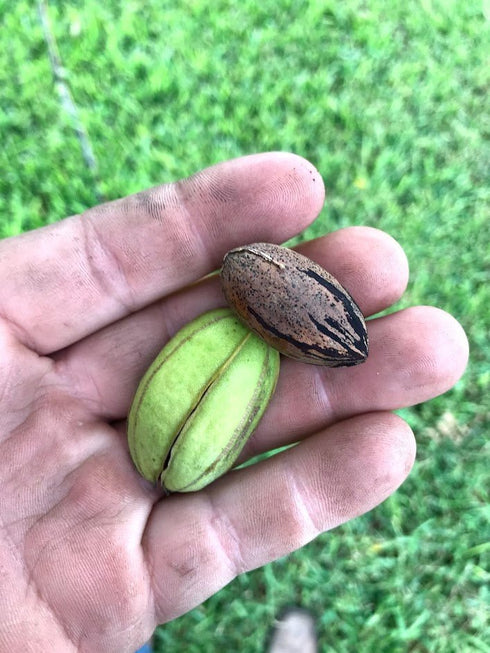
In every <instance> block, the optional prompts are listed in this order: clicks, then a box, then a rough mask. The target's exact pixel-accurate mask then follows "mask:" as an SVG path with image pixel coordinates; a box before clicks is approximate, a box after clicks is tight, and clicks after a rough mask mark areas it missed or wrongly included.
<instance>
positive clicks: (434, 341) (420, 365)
mask: <svg viewBox="0 0 490 653" xmlns="http://www.w3.org/2000/svg"><path fill="white" fill-rule="evenodd" d="M406 310H407V311H409V312H410V320H411V322H412V325H413V333H414V334H415V335H416V338H417V340H416V342H415V347H416V349H417V348H418V349H419V350H420V352H421V353H420V355H418V356H416V357H414V360H416V361H417V366H416V367H415V368H414V369H413V371H412V372H413V375H414V376H416V377H417V378H419V379H420V378H423V379H424V384H425V385H426V386H431V387H432V388H433V390H432V393H431V396H433V397H435V396H437V395H439V394H443V393H444V392H446V391H447V390H449V389H450V388H452V387H453V386H454V385H455V383H457V381H459V379H460V378H461V377H462V376H463V374H464V372H465V369H466V366H467V364H468V359H469V344H468V338H467V336H466V333H465V331H464V329H463V327H462V326H461V324H460V323H459V322H458V321H457V320H456V318H454V317H453V316H452V315H450V314H449V313H447V312H446V311H444V310H442V309H440V308H436V307H435V306H414V307H412V308H410V309H406Z"/></svg>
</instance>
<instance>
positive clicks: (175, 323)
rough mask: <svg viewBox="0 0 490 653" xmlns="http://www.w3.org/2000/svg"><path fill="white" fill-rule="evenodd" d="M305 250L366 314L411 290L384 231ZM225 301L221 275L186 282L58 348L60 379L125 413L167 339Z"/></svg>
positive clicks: (97, 404)
mask: <svg viewBox="0 0 490 653" xmlns="http://www.w3.org/2000/svg"><path fill="white" fill-rule="evenodd" d="M299 249H301V251H302V252H303V253H304V254H306V255H307V256H310V258H312V259H313V260H315V261H317V262H318V263H320V265H323V266H324V267H325V268H326V269H328V271H329V272H331V273H332V274H334V275H335V276H336V277H337V278H338V279H339V280H340V281H341V283H343V284H344V285H345V286H346V288H347V290H348V291H349V292H350V293H351V294H352V295H353V297H354V298H355V299H356V301H357V302H358V303H359V305H360V307H361V310H362V311H363V313H364V314H365V315H372V314H374V313H377V312H379V311H380V310H383V309H384V308H386V307H388V306H390V305H391V304H392V303H393V302H395V301H396V300H397V299H398V298H399V297H400V296H401V294H402V293H403V291H404V289H405V286H406V282H407V278H408V266H407V261H406V258H405V255H404V253H403V250H402V249H401V247H400V246H399V245H398V243H396V241H394V240H393V239H392V238H391V237H389V236H388V235H387V234H385V233H383V232H381V231H379V230H376V229H371V228H365V227H350V228H347V229H341V230H339V231H337V232H333V233H331V234H328V235H327V236H324V237H322V238H318V239H317V240H313V241H310V242H308V243H305V244H303V245H302V246H301V247H300V248H299ZM223 304H224V299H223V295H222V292H221V289H220V284H219V279H218V278H216V277H215V278H209V279H206V280H205V281H203V282H201V283H199V284H195V285H194V286H191V287H188V288H187V289H186V290H185V291H181V292H178V293H176V294H174V295H172V296H169V297H167V298H165V299H164V300H161V301H159V302H156V303H155V304H153V305H151V306H150V307H147V308H145V309H142V310H140V311H139V312H136V313H134V314H132V315H131V316H128V317H126V318H124V319H122V320H120V321H119V322H116V323H115V324H112V325H110V326H108V327H106V328H104V329H101V330H100V331H98V332H96V333H95V334H93V335H91V336H89V337H87V338H85V339H84V340H83V341H81V342H79V343H76V344H75V345H72V346H70V347H68V348H66V349H65V350H62V351H60V352H58V353H57V354H55V355H54V358H55V360H56V368H55V369H56V373H57V375H58V379H57V381H58V382H59V381H61V382H62V383H63V382H64V383H66V384H67V386H68V387H69V388H70V389H71V392H73V393H75V394H76V395H77V396H78V397H79V398H81V399H83V400H84V401H85V402H86V403H88V404H89V406H90V408H91V409H92V411H93V412H94V413H95V414H96V415H97V416H99V417H104V418H106V419H118V418H123V417H125V416H126V414H127V411H128V408H129V404H130V402H131V400H132V397H133V395H134V392H135V389H136V386H137V384H138V382H139V379H140V378H141V377H142V375H143V373H144V371H145V369H146V368H147V367H148V365H149V364H150V362H151V361H152V360H153V358H154V357H155V356H156V354H157V353H158V352H159V350H160V349H161V348H162V347H163V345H164V344H165V342H166V341H167V340H168V339H169V338H170V337H171V336H172V335H174V333H175V332H176V331H177V330H178V329H179V328H181V327H182V326H183V325H184V324H185V323H187V322H188V321H190V320H191V319H193V318H194V317H196V316H197V315H199V314H201V313H203V312H204V311H207V310H209V309H211V308H215V307H217V306H222V305H223ZM302 367H303V366H302ZM308 368H310V366H308Z"/></svg>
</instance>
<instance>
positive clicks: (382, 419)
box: [145, 412, 415, 623]
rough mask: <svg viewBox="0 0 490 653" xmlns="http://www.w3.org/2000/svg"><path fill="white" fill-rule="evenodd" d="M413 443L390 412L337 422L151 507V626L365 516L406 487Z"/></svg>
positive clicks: (409, 433) (148, 546) (148, 544)
mask: <svg viewBox="0 0 490 653" xmlns="http://www.w3.org/2000/svg"><path fill="white" fill-rule="evenodd" d="M414 456H415V442H414V438H413V434H412V431H411V430H410V428H409V427H408V425H407V424H406V423H405V422H404V421H403V420H401V419H400V418H399V417H397V416H396V415H394V414H392V413H384V412H382V413H369V414H364V415H361V416H357V417H353V418H351V419H348V420H345V421H344V422H340V423H338V424H336V425H334V426H331V427H329V428H328V429H325V430H324V431H322V432H319V433H317V434H316V435H314V436H312V437H310V438H308V439H306V440H304V441H302V442H301V443H300V444H298V445H297V446H295V447H293V448H290V449H288V450H287V451H284V452H282V453H280V454H278V455H277V456H274V457H272V458H269V459H267V460H265V461H262V462H260V463H258V464H256V465H252V466H250V467H246V468H243V469H239V470H237V471H234V472H231V473H229V474H227V475H226V476H225V477H223V478H222V479H220V480H219V481H217V482H215V483H214V484H212V485H211V486H209V487H208V488H207V489H206V490H204V491H202V492H198V493H195V494H190V495H175V496H172V497H170V498H169V499H166V500H164V501H162V502H161V503H160V504H159V505H158V506H156V508H155V511H154V514H153V516H152V518H151V520H150V522H149V525H148V530H147V532H146V541H145V546H146V551H147V556H148V562H149V567H150V569H151V572H152V573H153V579H152V586H153V596H154V602H155V615H156V619H157V623H162V622H164V621H168V620H169V619H172V618H175V617H177V616H179V615H181V614H183V613H184V612H186V611H188V610H190V609H191V608H193V607H194V606H196V605H198V604H199V603H201V602H202V601H204V600H205V599H206V598H208V597H209V596H211V595H212V594H213V593H215V592H216V591H218V590H219V589H220V588H221V587H223V586H224V585H226V584H227V583H229V582H230V581H231V580H232V579H233V578H234V577H235V576H237V575H238V574H240V573H243V572H246V571H249V570H251V569H254V568H256V567H259V566H261V565H264V564H266V563H268V562H271V561H272V560H274V559H276V558H278V557H281V556H283V555H286V554H288V553H290V552H292V551H294V550H295V549H298V548H300V547H302V546H303V545H305V544H307V543H308V542H309V541H311V540H312V539H314V538H315V537H316V536H317V535H319V534H320V533H322V532H324V531H327V530H329V529H332V528H334V527H336V526H338V525H340V524H342V523H344V522H346V521H348V520H350V519H352V518H354V517H356V516H358V515H361V514H363V513H365V512H368V511H369V510H371V509H372V508H374V507H375V506H376V505H378V504H379V503H381V502H382V501H384V500H385V499H386V498H387V497H388V496H389V495H390V494H391V493H393V492H394V491H395V490H396V489H397V488H398V486H399V485H400V484H401V483H402V482H403V481H404V480H405V478H406V477H407V476H408V473H409V471H410V469H411V467H412V465H413V461H414Z"/></svg>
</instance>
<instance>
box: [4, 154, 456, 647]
mask: <svg viewBox="0 0 490 653" xmlns="http://www.w3.org/2000/svg"><path fill="white" fill-rule="evenodd" d="M323 201H324V188H323V183H322V180H321V178H320V176H319V174H318V172H317V171H316V170H315V169H314V168H313V166H311V165H310V164H309V163H308V162H306V161H304V160H303V159H301V158H299V157H296V156H294V155H289V154H279V153H277V154H264V155H256V156H251V157H246V158H242V159H238V160H234V161H230V162H227V163H223V164H220V165H218V166H215V167H213V168H210V169H208V170H205V171H204V172H202V173H199V174H198V175H195V176H194V177H192V178H190V179H187V180H185V181H182V182H178V183H174V184H170V185H167V186H162V187H158V188H155V189H152V190H149V191H146V192H144V193H140V194H138V195H136V196H132V197H128V198H126V199H122V200H118V201H115V202H111V203H109V204H105V205H102V206H99V207H96V208H94V209H91V210H89V211H87V212H86V213H85V214H83V215H82V216H74V217H71V218H68V219H66V220H63V221H61V222H59V223H57V224H54V225H51V226H48V227H45V228H43V229H39V230H37V231H33V232H30V233H27V234H24V235H22V236H19V237H17V238H13V239H8V240H5V241H3V242H1V243H0V277H1V289H2V291H1V295H0V316H1V318H0V347H1V357H0V361H1V377H0V402H1V410H0V425H1V431H0V483H1V488H2V494H1V503H0V650H2V651H9V653H14V652H17V651H42V652H45V651H63V652H67V653H69V652H71V651H84V652H85V651H90V652H92V651H94V652H100V651H105V652H106V653H107V652H111V651H114V652H117V653H121V652H122V651H128V652H131V651H133V650H134V649H135V648H137V647H138V646H139V645H141V644H142V643H143V642H144V641H145V639H146V638H148V637H149V636H150V634H151V632H152V630H153V629H154V627H155V625H156V624H158V623H162V622H165V621H168V620H170V619H173V618H175V617H177V616H179V615H181V614H183V613H185V612H186V611H188V610H190V609H191V608H193V607H194V606H196V605H198V604H199V603H201V602H202V601H204V600H205V599H206V598H207V597H209V596H210V595H211V594H213V593H214V592H216V591H217V590H219V589H220V588H221V587H223V586H224V585H226V584H227V583H229V582H230V581H231V580H232V579H233V578H234V577H235V576H236V575H237V574H240V573H242V572H244V571H247V570H250V569H253V568H255V567H258V566H260V565H263V564H264V563H267V562H269V561H271V560H274V559H275V558H277V557H279V556H283V555H285V554H287V553H288V552H290V551H293V550H294V549H297V548H298V547H301V546H303V545H304V544H306V543H307V542H308V541H310V540H312V539H313V538H314V537H315V536H317V535H318V534H319V533H321V532H323V531H326V530H328V529H331V528H334V527H335V526H337V525H338V524H341V523H343V522H346V521H347V520H349V519H352V518H354V517H356V516H357V515H360V514H362V513H364V512H366V511H368V510H370V509H371V508H373V507H374V506H376V505H377V504H379V503H380V502H382V501H383V500H384V499H386V498H387V497H388V496H389V495H390V494H391V493H392V492H394V491H395V490H396V488H397V487H398V486H399V485H400V484H401V483H402V482H403V480H404V479H405V478H406V476H407V475H408V473H409V471H410V468H411V467H412V464H413V461H414V453H415V444H414V437H413V434H412V432H411V430H410V428H409V427H408V426H407V424H405V423H404V422H403V421H402V420H401V419H400V418H399V417H397V416H395V415H394V414H393V413H392V412H391V411H393V410H394V409H397V408H399V407H402V406H408V405H412V404H415V403H418V402H422V401H426V400H428V399H430V398H431V397H434V396H436V395H438V394H440V393H442V392H445V391H446V390H448V389H449V388H450V387H451V386H452V385H453V384H454V383H455V382H456V380H457V379H458V378H459V377H460V375H461V374H462V372H463V370H464V367H465V365H466V360H467V341H466V337H465V335H464V333H463V331H462V329H461V327H460V326H459V324H458V323H457V322H456V321H455V320H454V319H453V318H452V317H451V316H449V315H448V314H446V313H444V312H443V311H441V310H439V309H437V308H432V307H426V306H425V307H413V308H409V309H406V310H402V311H399V312H394V313H392V314H390V315H388V316H386V317H382V318H379V319H373V320H372V321H369V322H368V328H369V338H370V355H369V359H368V361H367V362H366V363H365V364H363V365H360V366H359V367H354V368H346V369H334V370H332V369H326V368H319V367H316V366H308V365H303V364H301V363H296V362H293V361H288V360H284V361H283V364H282V367H281V374H280V379H279V383H278V387H277V391H276V395H275V397H274V399H273V402H272V403H271V405H270V407H269V410H268V411H267V413H266V416H265V417H264V419H263V420H262V422H261V424H260V426H259V428H258V430H257V431H256V433H255V434H254V436H253V437H252V438H251V440H250V441H249V443H248V445H247V447H246V449H245V451H244V453H243V456H242V460H245V459H246V458H248V457H250V456H254V455H256V454H258V453H259V452H263V451H266V450H268V449H271V448H274V447H278V446H280V445H284V444H286V443H290V442H296V441H299V445H298V446H296V447H294V448H292V449H289V450H287V451H285V452H283V453H281V454H280V455H278V456H276V457H273V458H269V459H268V460H266V461H264V462H261V463H259V464H257V465H253V466H251V467H248V468H245V469H242V470H239V471H235V472H230V473H229V474H227V475H226V476H224V477H223V478H222V479H220V480H219V481H217V482H216V483H214V484H212V485H211V486H209V487H208V488H206V489H205V490H202V491H200V492H197V493H195V494H189V495H173V496H170V497H166V498H163V497H162V496H161V495H160V494H159V492H158V491H157V490H155V489H154V488H153V487H150V486H149V485H148V484H147V483H146V482H145V481H143V480H142V479H141V478H140V477H139V476H138V474H137V473H136V471H135V469H134V468H133V465H132V463H131V460H130V457H129V455H128V450H127V444H126V430H125V417H126V415H127V411H128V408H129V405H130V402H131V398H132V395H133V393H134V391H135V388H136V386H137V383H138V380H139V378H140V377H141V376H142V374H143V372H144V370H145V368H146V367H147V366H148V364H149V363H150V361H151V360H152V359H153V357H154V356H155V355H156V353H157V352H158V351H159V350H160V348H161V347H162V345H163V344H164V343H165V341H166V340H167V339H168V338H169V337H170V336H171V335H172V334H174V333H175V332H176V331H177V329H179V327H181V326H182V325H183V324H184V323H186V322H187V321H189V320H190V319H192V318H194V317H195V316H197V315H198V314H200V313H202V312H204V311H205V310H208V309H210V308H213V307H216V306H220V305H223V297H222V295H221V291H220V288H219V284H218V279H217V278H216V277H208V278H207V279H205V280H203V281H201V282H200V283H199V284H195V283H194V282H196V280H198V279H200V278H201V277H203V276H204V275H206V274H207V273H209V272H211V271H212V270H214V269H216V268H217V267H218V266H219V265H220V262H221V260H222V257H223V254H224V253H225V252H226V251H227V250H229V249H231V248H232V247H235V246H237V245H241V244H245V243H249V242H256V241H269V242H278V243H279V242H284V241H285V240H287V239H288V238H290V237H292V236H293V235H295V234H296V233H298V232H299V231H301V230H302V229H304V228H305V227H306V226H307V225H308V224H309V223H311V222H312V220H313V219H314V218H315V217H316V216H317V214H318V212H319V211H320V209H321V207H322V204H323ZM325 230H326V231H327V230H328V225H325ZM300 251H302V252H303V253H305V254H306V255H307V256H310V257H311V258H312V259H314V260H316V261H317V262H318V263H320V264H321V265H323V266H324V267H325V268H326V269H327V270H329V271H330V272H331V273H332V274H333V275H335V276H336V277H337V278H338V279H339V281H340V282H341V283H342V284H343V285H344V286H345V287H346V288H347V289H348V290H349V292H350V293H351V294H352V295H353V296H354V298H355V299H356V301H357V302H358V303H359V305H360V307H361V309H362V311H363V312H364V314H365V315H372V314H374V313H377V312H379V311H381V310H382V309H385V308H387V307H389V306H390V305H392V304H393V303H394V302H396V301H397V300H398V299H399V298H400V296H401V295H402V293H403V292H404V289H405V286H406V283H407V278H408V267H407V261H406V258H405V256H404V254H403V251H402V250H401V248H400V246H399V245H398V244H397V243H396V242H395V241H394V240H393V239H392V238H391V237H390V236H388V235H386V234H384V233H383V232H381V231H378V230H375V229H371V228H360V227H355V228H347V229H343V230H340V231H337V232H335V233H331V234H329V235H327V236H325V237H323V238H321V239H319V240H316V241H312V242H309V243H306V244H304V245H302V246H301V248H300ZM264 534H267V536H266V537H265V535H264Z"/></svg>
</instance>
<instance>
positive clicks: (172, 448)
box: [128, 308, 279, 492]
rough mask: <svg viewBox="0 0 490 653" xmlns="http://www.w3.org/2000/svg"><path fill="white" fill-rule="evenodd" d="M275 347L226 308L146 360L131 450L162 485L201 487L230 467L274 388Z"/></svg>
mask: <svg viewBox="0 0 490 653" xmlns="http://www.w3.org/2000/svg"><path fill="white" fill-rule="evenodd" d="M278 373H279V354H278V353H277V351H275V350H274V349H272V348H271V347H269V346H268V345H267V344H266V343H265V342H264V341H263V340H262V339H260V338H258V337H257V336H256V335H255V334H253V333H252V332H251V331H250V330H249V329H247V328H246V327H245V326H244V325H243V324H242V323H241V322H240V320H238V319H237V318H236V316H235V315H234V314H233V313H232V311H230V310H229V309H228V308H221V309H217V310H214V311H210V312H208V313H205V314H204V315H201V316H200V317H198V318H196V319H195V320H193V321H192V322H190V323H189V324H187V325H186V326H185V327H184V328H183V329H181V330H180V331H179V332H178V333H177V334H176V335H175V336H174V337H173V338H172V339H171V340H170V341H169V342H168V343H167V344H166V345H165V347H164V348H163V349H162V351H161V352H160V354H159V355H158V356H157V358H156V359H155V360H154V362H153V363H152V364H151V366H150V367H149V369H148V370H147V372H146V373H145V375H144V377H143V379H142V380H141V382H140V384H139V386H138V389H137V391H136V394H135V397H134V400H133V403H132V406H131V409H130V412H129V417H128V443H129V449H130V453H131V457H132V459H133V461H134V463H135V465H136V467H137V469H138V470H139V472H140V473H141V474H142V476H144V477H145V478H146V479H148V480H149V481H152V482H157V481H160V482H161V484H162V486H163V487H164V489H165V490H166V491H167V492H190V491H194V490H199V489H201V488H203V487H204V486H205V485H207V484H208V483H211V481H213V480H214V479H216V478H217V477H218V476H221V475H222V474H224V473H225V472H226V471H227V470H228V469H230V467H232V466H233V464H234V462H235V461H236V459H237V457H238V455H239V453H240V451H241V450H242V448H243V445H244V444H245V442H246V440H247V438H248V437H249V436H250V434H251V433H252V431H253V430H254V429H255V427H256V426H257V424H258V422H259V420H260V418H261V416H262V414H263V413H264V411H265V409H266V407H267V404H268V403H269V400H270V398H271V396H272V394H273V392H274V388H275V385H276V380H277V376H278Z"/></svg>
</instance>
